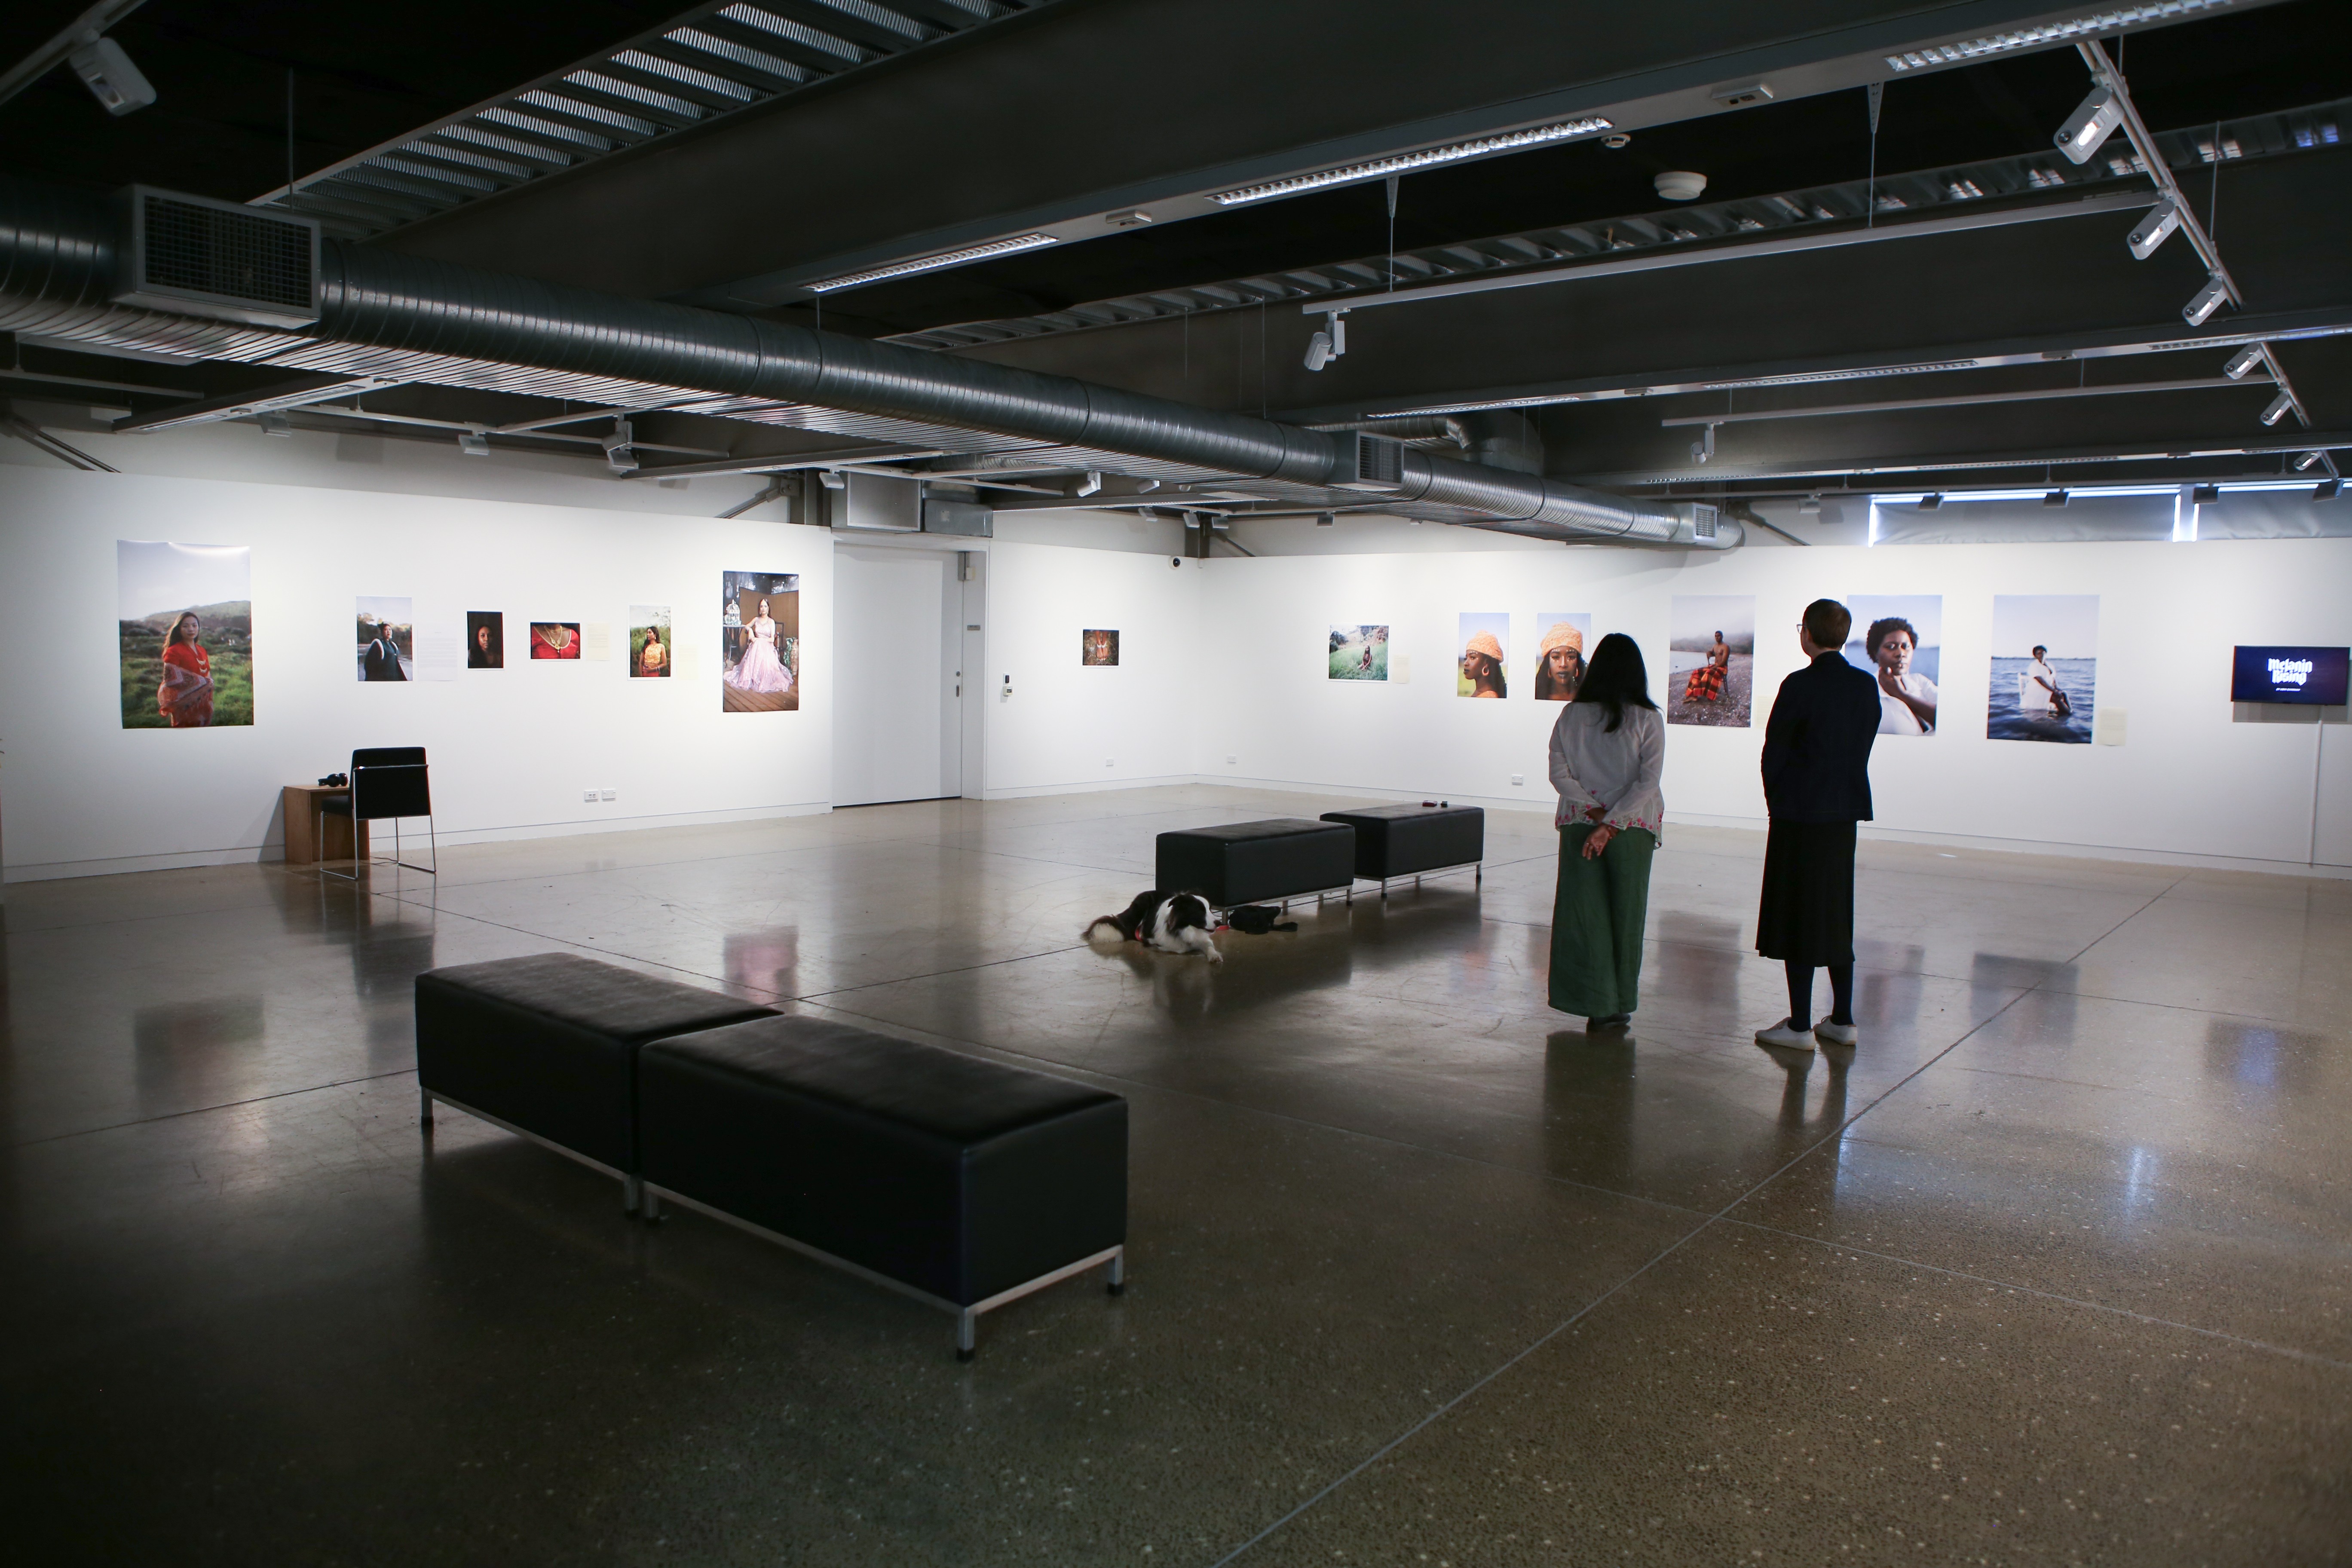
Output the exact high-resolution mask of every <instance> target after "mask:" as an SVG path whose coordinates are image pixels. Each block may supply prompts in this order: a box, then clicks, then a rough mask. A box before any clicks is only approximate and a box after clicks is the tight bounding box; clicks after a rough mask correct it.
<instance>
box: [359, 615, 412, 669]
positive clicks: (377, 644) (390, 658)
mask: <svg viewBox="0 0 2352 1568" xmlns="http://www.w3.org/2000/svg"><path fill="white" fill-rule="evenodd" d="M409 605H410V601H409V600H406V599H385V598H374V597H371V596H369V595H365V594H362V595H360V598H359V653H358V662H357V665H356V673H357V674H358V677H359V679H362V680H414V679H416V616H415V614H414V613H413V612H412V611H411V609H410V608H409Z"/></svg>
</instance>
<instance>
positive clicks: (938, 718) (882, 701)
mask: <svg viewBox="0 0 2352 1568" xmlns="http://www.w3.org/2000/svg"><path fill="white" fill-rule="evenodd" d="M833 563H834V565H833V584H834V589H833V593H834V598H833V628H834V629H833V658H834V663H833V668H834V687H833V689H834V713H835V719H834V730H833V804H834V805H875V804H877V803H878V802H882V801H891V800H936V799H938V798H940V796H943V795H958V794H961V786H962V773H963V769H962V760H963V748H962V746H961V744H959V742H960V740H961V730H962V708H961V704H960V703H958V702H957V701H956V700H955V699H954V697H953V695H952V693H953V692H954V690H955V685H956V682H955V679H954V672H955V670H956V668H958V666H957V658H958V657H959V656H960V655H961V652H962V647H961V640H962V626H961V622H962V619H963V616H962V610H963V595H962V591H961V584H959V583H958V582H957V581H956V558H955V555H954V553H953V552H950V551H934V550H892V549H887V548H879V547H877V548H868V549H859V548H856V546H851V545H836V546H835V550H834V553H833Z"/></svg>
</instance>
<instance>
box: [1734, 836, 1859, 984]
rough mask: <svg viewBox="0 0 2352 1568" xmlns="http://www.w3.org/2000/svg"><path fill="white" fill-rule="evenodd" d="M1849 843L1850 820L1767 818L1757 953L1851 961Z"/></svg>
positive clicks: (1799, 960) (1786, 958) (1794, 960)
mask: <svg viewBox="0 0 2352 1568" xmlns="http://www.w3.org/2000/svg"><path fill="white" fill-rule="evenodd" d="M1853 845H1854V825H1853V823H1851V822H1780V821H1778V820H1775V821H1774V822H1773V824H1772V830H1771V833H1770V835H1769V837H1767V838H1766V839H1765V841H1764V897H1763V900H1762V901H1761V903H1760V905H1759V908H1758V910H1757V911H1756V951H1757V952H1760V953H1762V954H1763V955H1764V956H1765V957H1767V958H1778V959H1781V960H1784V961H1785V962H1787V963H1805V964H1816V965H1819V964H1828V963H1853Z"/></svg>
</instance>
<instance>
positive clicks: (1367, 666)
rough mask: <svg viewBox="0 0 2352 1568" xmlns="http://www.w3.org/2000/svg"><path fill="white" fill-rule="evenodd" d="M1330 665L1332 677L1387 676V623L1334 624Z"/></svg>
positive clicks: (1376, 678)
mask: <svg viewBox="0 0 2352 1568" xmlns="http://www.w3.org/2000/svg"><path fill="white" fill-rule="evenodd" d="M1329 668H1330V679H1333V680H1386V679H1388V678H1389V629H1388V627H1386V626H1333V627H1332V628H1331V663H1330V667H1329Z"/></svg>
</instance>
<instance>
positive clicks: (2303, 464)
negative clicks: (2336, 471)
mask: <svg viewBox="0 0 2352 1568" xmlns="http://www.w3.org/2000/svg"><path fill="white" fill-rule="evenodd" d="M2326 459H2327V454H2326V453H2325V452H2305V454H2304V455H2303V456H2302V457H2300V458H2296V459H2295V460H2294V471H2295V472H2296V473H2298V474H2307V473H2309V472H2311V470H2312V469H2314V468H2317V467H2319V465H2320V464H2321V463H2323V462H2325V461H2326Z"/></svg>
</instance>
